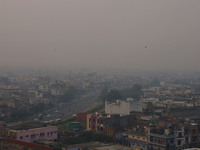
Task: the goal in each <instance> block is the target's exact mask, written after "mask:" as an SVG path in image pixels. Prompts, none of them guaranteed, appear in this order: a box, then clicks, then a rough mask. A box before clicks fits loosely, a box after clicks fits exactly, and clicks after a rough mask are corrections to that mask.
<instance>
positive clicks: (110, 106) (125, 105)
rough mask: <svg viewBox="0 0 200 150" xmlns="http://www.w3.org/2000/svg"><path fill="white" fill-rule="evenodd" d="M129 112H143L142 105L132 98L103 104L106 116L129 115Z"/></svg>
mask: <svg viewBox="0 0 200 150" xmlns="http://www.w3.org/2000/svg"><path fill="white" fill-rule="evenodd" d="M130 112H143V104H142V103H140V102H138V101H136V100H133V99H132V98H128V99H127V100H117V101H116V102H107V101H106V102H105V113H106V114H120V115H130Z"/></svg>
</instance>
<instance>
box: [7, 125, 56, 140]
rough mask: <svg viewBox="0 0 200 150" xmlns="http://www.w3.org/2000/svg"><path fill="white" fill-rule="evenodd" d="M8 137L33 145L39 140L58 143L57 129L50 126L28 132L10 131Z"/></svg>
mask: <svg viewBox="0 0 200 150" xmlns="http://www.w3.org/2000/svg"><path fill="white" fill-rule="evenodd" d="M8 137H10V138H12V139H15V140H19V141H24V142H28V143H32V142H35V141H39V140H49V141H56V140H57V127H55V126H48V127H41V128H34V129H28V130H9V131H8Z"/></svg>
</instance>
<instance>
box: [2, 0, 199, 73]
mask: <svg viewBox="0 0 200 150" xmlns="http://www.w3.org/2000/svg"><path fill="white" fill-rule="evenodd" d="M145 47H146V48H145ZM5 66H9V67H20V66H21V67H27V66H31V67H69V68H73V67H86V68H87V67H89V68H90V67H100V68H103V67H107V68H109V67H114V68H123V69H124V68H127V69H129V68H130V69H132V68H137V69H144V70H145V69H148V70H150V69H154V70H155V69H162V70H163V69H166V70H175V69H178V70H200V0H0V67H5Z"/></svg>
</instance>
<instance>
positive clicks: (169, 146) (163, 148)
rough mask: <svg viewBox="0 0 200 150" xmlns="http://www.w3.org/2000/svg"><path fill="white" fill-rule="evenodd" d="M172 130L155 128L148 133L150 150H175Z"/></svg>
mask: <svg viewBox="0 0 200 150" xmlns="http://www.w3.org/2000/svg"><path fill="white" fill-rule="evenodd" d="M174 141H175V134H174V129H170V128H156V129H151V130H150V132H149V149H150V150H174V149H175V146H176V145H175V142H174Z"/></svg>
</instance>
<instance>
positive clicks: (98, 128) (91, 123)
mask: <svg viewBox="0 0 200 150" xmlns="http://www.w3.org/2000/svg"><path fill="white" fill-rule="evenodd" d="M104 120H105V116H104V115H103V114H88V115H87V130H88V131H94V132H103V131H104Z"/></svg>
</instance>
